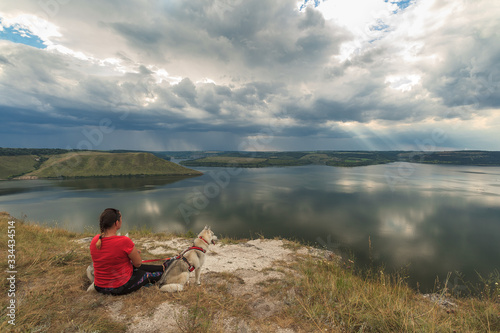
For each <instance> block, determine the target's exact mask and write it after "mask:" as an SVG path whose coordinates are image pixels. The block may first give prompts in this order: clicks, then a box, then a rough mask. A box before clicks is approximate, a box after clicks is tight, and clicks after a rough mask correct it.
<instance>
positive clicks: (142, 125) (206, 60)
mask: <svg viewBox="0 0 500 333" xmlns="http://www.w3.org/2000/svg"><path fill="white" fill-rule="evenodd" d="M499 32H500V1H497V0H399V1H398V0H394V1H390V0H389V1H384V0H325V1H321V0H308V1H305V2H304V1H302V2H298V1H297V0H267V1H264V0H190V1H185V0H161V1H160V0H158V1H151V0H112V1H111V0H109V1H101V0H99V1H96V0H86V1H75V0H16V1H1V3H0V116H1V122H0V147H50V148H80V149H104V150H105V149H140V150H323V149H326V150H399V149H402V150H449V149H453V150H458V149H460V150H461V149H484V150H500V134H499V133H500V131H499V130H498V129H499V128H500V112H499V111H500V35H499Z"/></svg>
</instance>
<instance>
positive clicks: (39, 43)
mask: <svg viewBox="0 0 500 333" xmlns="http://www.w3.org/2000/svg"><path fill="white" fill-rule="evenodd" d="M0 25H1V21H0ZM0 39H5V40H10V41H11V42H14V43H19V44H25V45H29V46H32V47H36V48H39V49H44V48H46V47H47V45H45V44H44V43H43V40H41V39H40V37H38V36H36V35H34V34H33V33H32V32H31V31H29V30H27V29H25V28H22V27H20V26H19V25H17V26H11V27H3V30H1V31H0Z"/></svg>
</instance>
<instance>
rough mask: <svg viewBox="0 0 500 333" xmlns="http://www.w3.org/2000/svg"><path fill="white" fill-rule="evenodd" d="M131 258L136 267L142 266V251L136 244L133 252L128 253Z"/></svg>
mask: <svg viewBox="0 0 500 333" xmlns="http://www.w3.org/2000/svg"><path fill="white" fill-rule="evenodd" d="M128 257H129V258H130V260H132V265H134V267H140V266H141V264H142V259H141V251H139V250H137V248H136V247H135V246H134V248H133V249H132V252H130V254H129V255H128Z"/></svg>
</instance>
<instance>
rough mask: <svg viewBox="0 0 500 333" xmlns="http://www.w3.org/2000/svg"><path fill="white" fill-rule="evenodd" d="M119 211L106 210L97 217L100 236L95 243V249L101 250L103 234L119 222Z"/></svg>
mask: <svg viewBox="0 0 500 333" xmlns="http://www.w3.org/2000/svg"><path fill="white" fill-rule="evenodd" d="M121 216H122V214H120V211H119V210H118V209H114V208H106V209H105V210H104V211H103V212H102V213H101V216H100V217H99V228H100V229H101V235H100V236H99V239H98V240H97V243H95V247H96V248H97V249H98V250H99V249H101V243H102V242H101V239H102V237H103V236H104V232H105V231H106V230H108V229H109V228H111V227H112V226H113V224H115V222H116V221H118V220H120V217H121Z"/></svg>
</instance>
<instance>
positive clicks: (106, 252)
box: [90, 235, 134, 288]
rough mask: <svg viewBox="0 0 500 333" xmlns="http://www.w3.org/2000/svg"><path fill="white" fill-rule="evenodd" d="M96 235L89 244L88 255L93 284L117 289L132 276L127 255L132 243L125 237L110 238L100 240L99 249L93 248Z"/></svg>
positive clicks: (97, 237)
mask: <svg viewBox="0 0 500 333" xmlns="http://www.w3.org/2000/svg"><path fill="white" fill-rule="evenodd" d="M98 239H99V235H96V236H95V237H94V238H93V239H92V241H91V242H90V255H91V256H92V262H93V263H94V284H95V285H96V286H98V287H101V288H118V287H120V286H122V285H124V284H125V283H126V282H127V281H128V280H129V279H130V277H131V276H132V271H133V269H134V268H133V266H132V263H131V262H130V258H129V257H128V255H129V254H130V252H132V250H133V249H134V242H132V240H131V239H130V238H128V237H127V236H110V237H103V238H102V239H101V249H100V250H98V249H97V248H96V247H95V243H97V240H98Z"/></svg>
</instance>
